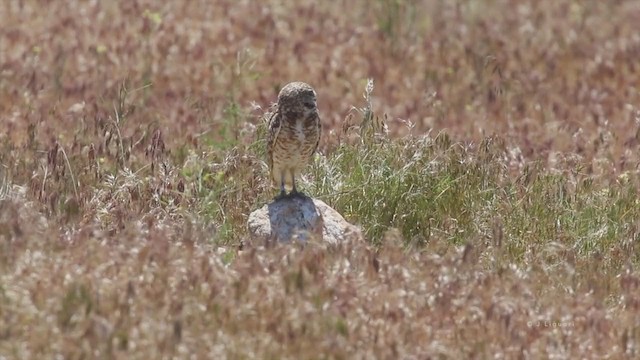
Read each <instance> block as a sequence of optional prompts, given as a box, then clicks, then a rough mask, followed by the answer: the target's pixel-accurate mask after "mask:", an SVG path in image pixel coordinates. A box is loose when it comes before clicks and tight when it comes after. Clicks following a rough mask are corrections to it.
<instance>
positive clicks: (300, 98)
mask: <svg viewBox="0 0 640 360" xmlns="http://www.w3.org/2000/svg"><path fill="white" fill-rule="evenodd" d="M321 129H322V128H321V125H320V116H319V115H318V107H317V104H316V92H315V91H314V90H313V88H312V87H311V86H310V85H309V84H305V83H303V82H292V83H289V84H287V85H285V87H283V88H282V90H280V93H279V94H278V103H277V104H276V110H275V111H274V112H273V114H271V118H270V120H269V135H268V139H267V157H268V159H267V161H268V163H269V171H270V172H271V181H272V183H273V185H274V186H276V187H279V188H280V196H281V197H282V196H285V194H286V192H285V191H286V190H291V195H297V194H298V191H297V189H296V176H297V175H298V174H299V173H300V172H301V171H302V169H303V168H304V167H305V166H306V165H307V164H308V163H309V161H310V160H311V157H312V156H313V153H314V152H315V151H316V149H317V148H318V142H319V141H320V132H321Z"/></svg>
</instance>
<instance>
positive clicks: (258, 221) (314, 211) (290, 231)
mask: <svg viewBox="0 0 640 360" xmlns="http://www.w3.org/2000/svg"><path fill="white" fill-rule="evenodd" d="M248 227H249V234H250V236H251V241H252V243H254V244H259V243H261V242H262V243H264V244H268V243H273V242H276V241H277V242H289V241H291V240H296V241H301V242H307V241H308V240H309V239H311V238H312V237H316V236H317V238H318V239H320V240H321V241H322V242H325V243H328V244H331V245H338V244H342V243H344V242H346V241H348V240H349V239H352V238H362V233H361V232H360V229H359V228H358V227H357V226H355V225H352V224H350V223H348V222H347V221H346V220H345V219H344V218H343V217H342V215H340V213H338V212H337V211H336V210H334V209H332V208H331V207H330V206H329V205H327V204H325V203H324V202H323V201H321V200H318V199H313V198H310V197H306V196H287V197H284V198H280V199H277V200H274V201H273V202H271V203H268V204H266V205H264V206H263V207H261V208H260V209H258V210H255V211H254V212H252V213H251V214H250V215H249V221H248Z"/></svg>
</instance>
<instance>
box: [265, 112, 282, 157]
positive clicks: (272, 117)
mask: <svg viewBox="0 0 640 360" xmlns="http://www.w3.org/2000/svg"><path fill="white" fill-rule="evenodd" d="M280 118H281V116H280V112H279V111H277V110H276V111H274V112H272V113H271V114H269V122H268V124H269V133H268V135H267V163H268V164H269V170H271V169H272V167H273V147H274V145H275V143H276V140H277V139H278V135H279V134H280V129H281V128H282V121H281V119H280Z"/></svg>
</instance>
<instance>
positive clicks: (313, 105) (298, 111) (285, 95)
mask: <svg viewBox="0 0 640 360" xmlns="http://www.w3.org/2000/svg"><path fill="white" fill-rule="evenodd" d="M278 109H279V110H280V112H281V113H282V114H283V115H284V116H286V117H291V118H298V117H305V118H306V117H307V116H309V115H311V114H313V113H316V112H317V111H318V108H317V102H316V92H315V90H313V88H312V87H311V85H309V84H307V83H303V82H299V81H296V82H291V83H288V84H287V85H285V86H284V87H283V88H282V90H280V93H279V94H278Z"/></svg>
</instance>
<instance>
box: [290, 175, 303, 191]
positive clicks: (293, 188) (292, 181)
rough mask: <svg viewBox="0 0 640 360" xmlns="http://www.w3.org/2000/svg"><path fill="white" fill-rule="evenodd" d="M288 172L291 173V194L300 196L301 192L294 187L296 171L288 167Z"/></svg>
mask: <svg viewBox="0 0 640 360" xmlns="http://www.w3.org/2000/svg"><path fill="white" fill-rule="evenodd" d="M289 174H290V175H291V185H292V188H291V196H300V195H302V193H299V192H298V189H297V188H296V171H295V170H294V169H289Z"/></svg>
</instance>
